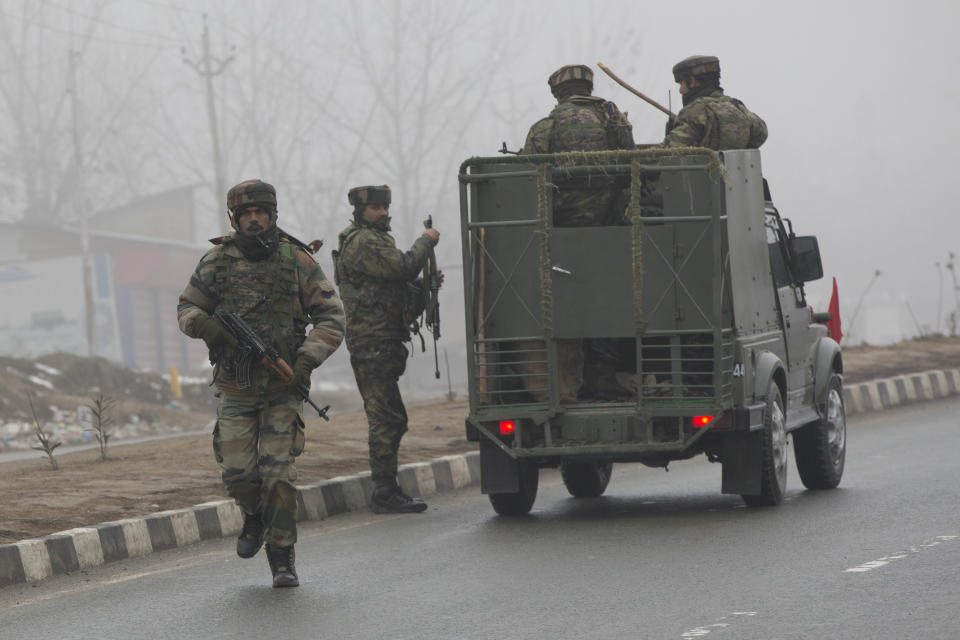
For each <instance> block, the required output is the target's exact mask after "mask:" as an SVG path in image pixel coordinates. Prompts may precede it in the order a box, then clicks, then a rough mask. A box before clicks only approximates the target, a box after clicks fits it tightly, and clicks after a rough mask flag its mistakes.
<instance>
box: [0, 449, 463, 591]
mask: <svg viewBox="0 0 960 640" xmlns="http://www.w3.org/2000/svg"><path fill="white" fill-rule="evenodd" d="M398 479H399V482H400V486H401V488H402V489H403V490H404V491H405V492H406V493H408V494H409V495H411V496H416V497H421V498H423V497H427V496H430V495H433V494H436V493H440V492H443V491H452V490H454V489H461V488H463V487H468V486H470V485H473V484H477V483H479V482H480V454H479V453H476V452H472V453H465V454H462V455H454V456H444V457H442V458H436V459H434V460H431V461H430V462H416V463H413V464H406V465H403V466H401V467H400V469H399V473H398ZM372 493H373V481H372V480H371V479H370V472H369V471H365V472H363V473H360V474H357V475H353V476H340V477H337V478H331V479H329V480H324V481H322V482H317V483H315V484H309V485H305V486H300V487H297V505H298V506H299V510H298V516H297V519H298V520H299V521H300V522H303V521H307V520H323V519H325V518H329V517H330V516H334V515H337V514H338V513H347V512H349V511H360V510H363V509H367V508H369V506H370V496H371V494H372ZM242 526H243V516H242V514H241V513H240V509H239V508H238V507H237V505H236V504H235V503H234V502H233V500H217V501H215V502H206V503H204V504H199V505H196V506H193V507H187V508H184V509H173V510H170V511H160V512H157V513H151V514H150V515H148V516H143V517H140V518H130V519H127V520H118V521H116V522H105V523H103V524H99V525H96V526H92V527H81V528H78V529H70V530H68V531H60V532H58V533H52V534H50V535H48V536H45V537H43V538H32V539H28V540H20V541H19V542H14V543H12V544H4V545H0V588H2V587H5V586H10V585H14V584H21V583H30V582H39V581H41V580H43V579H45V578H49V577H50V576H54V575H59V574H69V573H73V572H74V571H80V570H83V569H88V568H91V567H98V566H101V565H104V564H106V563H108V562H116V561H118V560H126V559H128V558H135V557H137V556H143V555H147V554H149V553H153V552H155V551H163V550H165V549H174V548H176V547H183V546H186V545H190V544H194V543H197V542H200V541H202V540H212V539H216V538H223V537H226V536H233V535H237V534H238V533H240V529H241V527H242Z"/></svg>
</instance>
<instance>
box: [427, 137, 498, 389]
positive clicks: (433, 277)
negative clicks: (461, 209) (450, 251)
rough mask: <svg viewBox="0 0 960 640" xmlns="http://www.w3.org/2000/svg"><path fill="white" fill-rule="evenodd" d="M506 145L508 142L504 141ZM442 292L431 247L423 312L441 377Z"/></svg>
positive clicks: (429, 226) (429, 220)
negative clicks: (439, 348)
mask: <svg viewBox="0 0 960 640" xmlns="http://www.w3.org/2000/svg"><path fill="white" fill-rule="evenodd" d="M504 146H506V143H504ZM423 226H424V227H425V228H427V229H432V228H433V216H427V219H426V220H424V221H423ZM439 292H440V274H439V272H438V271H437V255H436V253H434V251H433V247H430V253H429V255H428V257H427V264H425V265H424V266H423V299H424V306H423V313H424V325H425V326H426V327H427V329H428V330H429V331H430V333H432V334H433V366H434V372H433V373H434V375H435V376H436V377H437V379H439V378H440V361H439V360H438V359H437V339H438V338H440V301H439V299H438V298H437V294H438V293H439Z"/></svg>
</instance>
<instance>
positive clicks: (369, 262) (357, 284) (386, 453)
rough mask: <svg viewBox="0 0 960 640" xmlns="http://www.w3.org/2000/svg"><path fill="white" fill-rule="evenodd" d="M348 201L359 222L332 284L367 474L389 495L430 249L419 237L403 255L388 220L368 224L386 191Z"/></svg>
mask: <svg viewBox="0 0 960 640" xmlns="http://www.w3.org/2000/svg"><path fill="white" fill-rule="evenodd" d="M349 200H350V204H352V205H354V207H356V210H355V216H354V222H353V223H352V224H351V225H350V226H349V227H347V228H346V229H344V230H343V231H342V232H341V233H340V236H339V245H338V248H337V250H336V251H334V252H333V262H334V278H335V280H336V283H337V286H338V287H339V288H340V295H341V297H342V298H343V306H344V311H345V312H346V317H347V334H346V342H347V349H348V350H349V351H350V364H351V365H352V366H353V372H354V375H355V376H356V379H357V388H358V389H359V391H360V395H361V396H362V397H363V409H364V412H365V413H366V415H367V423H368V426H369V432H368V441H369V446H370V472H371V476H372V479H373V482H374V485H376V487H377V488H381V487H383V488H386V487H393V486H395V485H396V483H397V453H398V451H399V449H400V439H401V438H402V437H403V434H404V433H405V432H406V431H407V412H406V409H405V408H404V406H403V399H402V398H401V397H400V388H399V387H398V385H397V381H398V379H399V378H400V376H401V375H403V372H404V370H405V369H406V359H407V355H408V351H407V349H406V347H405V346H404V344H403V343H404V342H406V341H408V340H409V339H410V327H411V325H412V324H414V323H415V321H416V318H417V316H419V315H420V313H421V312H422V311H423V305H424V300H423V295H422V289H421V287H420V285H419V280H418V279H417V276H418V274H419V273H420V271H421V270H422V269H423V266H424V264H425V263H426V261H427V257H428V255H429V253H430V249H431V247H432V246H433V243H432V242H431V241H430V240H429V239H427V238H425V237H420V238H417V240H416V241H415V242H414V243H413V246H412V247H411V248H410V250H409V251H406V252H404V251H401V250H400V249H397V246H396V243H395V242H394V239H393V236H391V235H390V233H389V231H390V225H389V220H386V221H383V222H382V223H379V224H372V223H369V222H366V221H365V220H363V218H362V217H361V213H362V210H363V207H364V206H365V205H367V204H387V205H389V204H390V191H389V187H387V186H386V185H382V186H379V187H358V188H356V189H352V190H351V191H350V196H349ZM384 200H385V202H384Z"/></svg>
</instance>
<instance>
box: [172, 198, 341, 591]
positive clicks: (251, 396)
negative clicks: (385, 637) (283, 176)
mask: <svg viewBox="0 0 960 640" xmlns="http://www.w3.org/2000/svg"><path fill="white" fill-rule="evenodd" d="M227 208H228V210H229V217H230V224H231V225H232V226H233V228H234V230H235V231H234V233H232V234H230V235H228V236H223V237H220V238H214V239H213V240H211V242H213V244H214V245H216V246H215V247H214V248H212V249H210V250H209V251H207V253H206V254H205V255H204V256H203V258H202V259H201V260H200V263H199V264H198V265H197V268H196V270H195V271H194V273H193V274H192V275H191V277H190V282H189V284H188V285H187V287H186V288H185V289H184V290H183V293H182V294H181V295H180V303H179V305H178V306H177V318H178V321H179V324H180V330H181V331H183V333H185V334H186V335H188V336H190V337H191V338H200V339H202V340H203V341H204V342H206V344H207V346H208V348H209V349H210V361H211V363H213V364H214V370H213V378H214V382H215V384H216V387H217V394H216V395H217V396H218V397H219V398H220V402H219V406H218V407H217V423H216V427H215V428H214V431H213V451H214V456H215V458H216V460H217V464H218V465H219V466H220V471H221V475H222V479H223V483H224V486H225V487H226V489H227V493H228V494H229V495H230V496H231V497H232V498H234V500H236V502H237V505H238V506H239V507H240V510H241V511H242V512H243V530H242V532H241V533H240V536H239V538H238V539H237V555H239V556H240V557H241V558H251V557H253V556H254V555H256V553H257V551H259V550H260V547H261V545H263V543H264V541H266V553H267V560H268V562H269V564H270V570H271V573H272V574H273V586H274V587H295V586H298V585H299V578H298V577H297V572H296V568H295V566H294V543H295V542H296V541H297V491H296V487H295V486H294V482H296V480H297V469H296V465H295V459H296V456H298V455H299V454H300V453H301V452H302V451H303V446H304V424H303V419H302V417H301V411H302V409H303V397H304V395H305V392H306V390H309V388H310V373H311V372H312V371H313V370H314V369H315V368H316V367H318V366H320V364H321V363H322V362H323V361H324V360H326V359H327V358H328V357H329V356H330V354H332V353H333V352H334V351H335V350H336V349H337V347H338V346H339V345H340V342H341V341H342V340H343V333H344V317H343V306H342V304H341V303H340V299H339V298H338V297H337V293H336V291H335V290H334V288H333V285H331V284H330V282H329V281H328V280H327V278H326V276H325V275H324V274H323V271H322V270H321V269H320V266H319V265H318V264H317V263H316V262H315V261H314V259H313V257H311V255H310V253H308V251H307V250H306V248H305V246H304V245H303V244H302V243H300V241H299V240H296V239H295V238H293V237H291V236H289V235H287V234H286V233H284V232H283V231H282V230H280V229H279V228H278V227H277V194H276V190H275V189H274V188H273V186H272V185H270V184H267V183H266V182H262V181H260V180H247V181H245V182H241V183H240V184H238V185H236V186H235V187H233V188H231V189H230V190H229V191H228V192H227ZM221 318H222V319H221ZM238 318H239V319H240V320H239V322H237V321H236V320H237V319H238ZM224 322H227V323H228V324H229V326H228V325H227V324H224ZM309 325H313V328H312V329H310V331H309V332H308V333H307V327H308V326H309ZM244 327H246V329H244ZM234 332H237V335H235V333H234ZM250 334H253V335H252V337H251V335H250ZM238 337H239V338H240V341H239V342H238ZM258 341H259V344H258ZM251 347H253V349H254V352H253V356H255V358H254V357H252V356H251ZM287 363H293V366H292V367H291V366H290V365H289V364H287Z"/></svg>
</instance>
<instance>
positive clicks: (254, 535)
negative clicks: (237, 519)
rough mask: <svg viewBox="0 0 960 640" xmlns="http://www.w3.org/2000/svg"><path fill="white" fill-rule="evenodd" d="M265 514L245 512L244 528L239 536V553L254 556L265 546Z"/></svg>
mask: <svg viewBox="0 0 960 640" xmlns="http://www.w3.org/2000/svg"><path fill="white" fill-rule="evenodd" d="M263 530H264V526H263V514H261V513H254V514H253V515H250V514H249V513H245V514H243V530H242V531H241V532H240V536H239V537H238V538H237V555H238V556H240V557H241V558H252V557H253V556H255V555H257V551H260V547H262V546H263Z"/></svg>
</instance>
